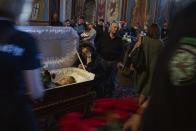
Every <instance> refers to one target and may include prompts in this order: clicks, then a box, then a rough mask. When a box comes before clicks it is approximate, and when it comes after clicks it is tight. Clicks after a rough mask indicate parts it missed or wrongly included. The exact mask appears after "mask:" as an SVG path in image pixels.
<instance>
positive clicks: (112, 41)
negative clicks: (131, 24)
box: [95, 22, 123, 96]
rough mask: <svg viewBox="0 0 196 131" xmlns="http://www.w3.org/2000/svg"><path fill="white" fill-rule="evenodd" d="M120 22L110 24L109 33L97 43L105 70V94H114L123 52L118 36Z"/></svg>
mask: <svg viewBox="0 0 196 131" xmlns="http://www.w3.org/2000/svg"><path fill="white" fill-rule="evenodd" d="M117 31H118V24H117V23H116V22H113V23H112V24H111V26H110V31H109V33H108V32H106V33H105V34H104V35H103V36H102V37H100V39H99V40H98V42H97V43H96V45H95V46H96V49H97V52H98V54H99V55H100V57H101V62H102V65H103V66H104V72H105V77H106V78H105V82H106V84H105V94H106V96H112V95H113V93H112V92H113V91H114V87H115V83H116V80H115V79H116V74H117V65H118V63H119V62H120V60H121V58H122V54H123V42H122V39H120V38H119V37H118V36H117Z"/></svg>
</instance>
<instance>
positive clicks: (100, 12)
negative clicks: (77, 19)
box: [97, 0, 105, 19]
mask: <svg viewBox="0 0 196 131" xmlns="http://www.w3.org/2000/svg"><path fill="white" fill-rule="evenodd" d="M97 14H98V18H99V19H100V18H104V14H105V0H99V1H98V8H97Z"/></svg>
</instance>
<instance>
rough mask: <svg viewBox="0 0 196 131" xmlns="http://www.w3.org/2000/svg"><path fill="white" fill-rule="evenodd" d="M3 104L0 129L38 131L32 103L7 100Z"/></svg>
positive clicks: (0, 111) (4, 130) (5, 130)
mask: <svg viewBox="0 0 196 131" xmlns="http://www.w3.org/2000/svg"><path fill="white" fill-rule="evenodd" d="M7 102H8V101H7ZM1 104H2V105H1V106H2V107H1V109H0V131H14V130H15V131H38V129H37V124H36V122H35V119H34V115H33V111H32V108H31V106H30V105H28V104H26V103H17V102H15V103H12V102H9V103H6V101H5V102H1Z"/></svg>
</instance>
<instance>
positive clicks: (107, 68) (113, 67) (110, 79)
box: [101, 59, 117, 97]
mask: <svg viewBox="0 0 196 131" xmlns="http://www.w3.org/2000/svg"><path fill="white" fill-rule="evenodd" d="M101 64H102V66H103V69H104V74H105V76H104V77H105V79H104V94H105V97H112V96H113V92H114V89H115V85H116V76H117V62H116V61H107V60H104V59H101Z"/></svg>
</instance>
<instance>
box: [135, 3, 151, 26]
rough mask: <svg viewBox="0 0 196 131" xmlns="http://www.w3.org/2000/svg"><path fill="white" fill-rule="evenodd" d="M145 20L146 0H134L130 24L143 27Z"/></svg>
mask: <svg viewBox="0 0 196 131" xmlns="http://www.w3.org/2000/svg"><path fill="white" fill-rule="evenodd" d="M146 22H147V0H135V6H134V8H133V15H132V25H133V26H139V27H143V26H144V25H145V24H146Z"/></svg>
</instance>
